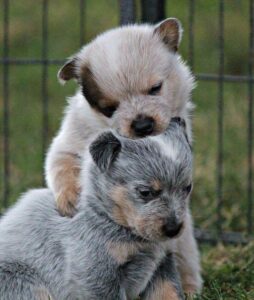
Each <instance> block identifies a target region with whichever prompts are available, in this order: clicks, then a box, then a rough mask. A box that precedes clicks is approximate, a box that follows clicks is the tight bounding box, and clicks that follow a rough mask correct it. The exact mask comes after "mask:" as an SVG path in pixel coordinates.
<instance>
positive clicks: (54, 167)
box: [46, 152, 81, 217]
mask: <svg viewBox="0 0 254 300" xmlns="http://www.w3.org/2000/svg"><path fill="white" fill-rule="evenodd" d="M50 154H51V153H50ZM80 168H81V159H80V157H79V156H78V155H77V154H75V153H70V152H52V154H51V155H50V156H49V158H48V159H47V169H46V174H47V181H48V184H49V187H50V188H51V189H52V191H53V193H54V195H55V197H56V203H57V208H58V210H59V212H60V214H62V215H64V216H69V217H72V216H73V215H74V214H75V212H76V204H77V199H78V194H79V191H80V186H79V179H78V178H79V174H80Z"/></svg>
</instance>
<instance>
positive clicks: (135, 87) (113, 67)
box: [45, 18, 201, 292]
mask: <svg viewBox="0 0 254 300" xmlns="http://www.w3.org/2000/svg"><path fill="white" fill-rule="evenodd" d="M181 34H182V29H181V25H180V23H179V21H178V20H176V19H173V18H171V19H167V20H165V21H163V22H161V23H160V24H158V25H156V26H150V25H130V26H125V27H121V28H117V29H114V30H110V31H108V32H106V33H104V34H102V35H100V36H98V37H97V38H96V39H95V40H94V41H92V42H91V43H90V44H88V45H86V46H85V47H83V48H82V49H81V51H80V52H79V53H77V54H76V55H74V56H73V57H72V58H70V60H69V61H68V62H67V63H66V64H65V65H64V66H63V67H62V69H61V70H60V71H59V74H58V77H59V79H60V81H62V82H65V81H67V80H70V79H75V80H76V81H77V82H78V84H79V86H80V88H79V90H78V92H77V94H76V95H75V96H74V97H72V98H71V99H70V100H69V105H68V107H67V109H66V114H65V118H64V120H63V123H62V126H61V129H60V131H59V133H58V135H57V136H56V137H55V139H54V141H53V143H52V145H51V147H50V150H49V152H48V155H47V159H46V167H45V170H46V171H45V172H46V179H47V183H48V186H49V187H50V189H51V190H52V191H53V193H54V195H55V198H56V199H57V205H58V208H59V211H60V212H61V213H62V214H63V215H70V216H71V215H73V214H74V213H75V206H76V200H77V198H78V197H77V195H78V193H79V189H80V184H79V179H78V178H79V173H80V165H81V160H82V159H81V158H82V155H83V153H84V149H85V148H86V147H88V146H89V144H90V141H91V140H92V139H93V137H94V135H96V134H98V132H100V131H103V130H105V129H107V128H114V129H115V130H116V131H117V132H118V133H119V134H120V135H122V136H126V137H129V138H133V139H135V138H140V137H143V136H146V135H157V134H159V133H161V132H163V131H165V129H166V127H167V125H168V123H169V121H170V119H171V118H172V117H174V116H180V117H183V118H184V119H185V120H186V122H187V132H188V136H189V139H190V140H191V125H190V120H189V112H190V109H191V102H190V94H191V91H192V88H193V77H192V75H191V73H190V71H189V69H188V67H187V66H186V65H185V64H184V63H183V62H182V60H181V57H180V56H179V55H178V52H177V50H178V45H179V43H180V40H181ZM185 226H186V228H185V234H183V235H182V236H181V237H180V238H179V239H178V246H177V249H178V254H179V257H180V259H179V269H180V273H181V276H182V280H183V285H184V288H185V290H186V291H187V292H195V291H197V290H200V288H201V277H200V274H199V272H200V266H199V256H198V251H197V246H196V242H195V240H194V237H193V233H192V224H191V218H189V219H188V220H186V222H185ZM186 252H188V255H186Z"/></svg>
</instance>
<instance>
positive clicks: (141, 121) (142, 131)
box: [131, 115, 155, 137]
mask: <svg viewBox="0 0 254 300" xmlns="http://www.w3.org/2000/svg"><path fill="white" fill-rule="evenodd" d="M154 126H155V122H154V119H153V118H152V117H147V116H142V115H139V116H137V118H136V119H135V120H133V122H132V124H131V128H132V130H133V131H134V133H135V134H136V135H137V136H139V137H145V136H147V135H150V134H152V133H153V130H154Z"/></svg>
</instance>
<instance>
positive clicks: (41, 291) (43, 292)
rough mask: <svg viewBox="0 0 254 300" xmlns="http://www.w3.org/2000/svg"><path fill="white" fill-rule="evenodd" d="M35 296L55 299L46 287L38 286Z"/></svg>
mask: <svg viewBox="0 0 254 300" xmlns="http://www.w3.org/2000/svg"><path fill="white" fill-rule="evenodd" d="M35 297H36V299H37V300H53V298H52V297H51V296H50V294H49V292H48V291H47V290H46V289H45V288H37V289H36V291H35Z"/></svg>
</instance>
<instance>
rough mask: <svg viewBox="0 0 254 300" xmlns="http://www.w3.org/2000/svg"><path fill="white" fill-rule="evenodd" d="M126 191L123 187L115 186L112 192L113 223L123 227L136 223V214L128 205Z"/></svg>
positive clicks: (129, 204)
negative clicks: (113, 203)
mask: <svg viewBox="0 0 254 300" xmlns="http://www.w3.org/2000/svg"><path fill="white" fill-rule="evenodd" d="M126 192H127V191H126V189H125V188H124V187H123V186H116V187H115V188H114V189H113V191H112V200H113V201H114V202H115V206H114V208H113V217H114V219H115V221H116V222H117V223H118V224H120V225H122V226H125V227H128V228H129V227H130V225H131V224H135V223H136V219H137V213H136V210H135V208H134V207H133V206H132V204H131V203H130V201H129V199H128V197H127V195H126V194H127V193H126Z"/></svg>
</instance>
